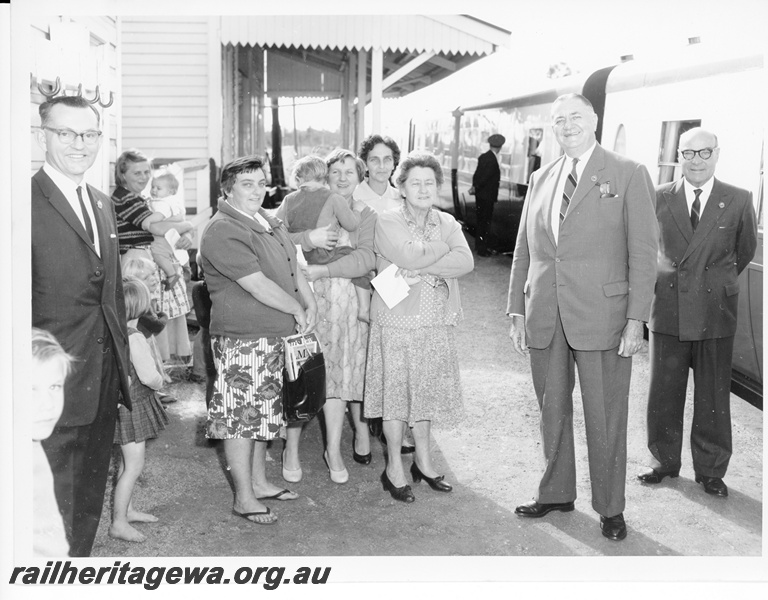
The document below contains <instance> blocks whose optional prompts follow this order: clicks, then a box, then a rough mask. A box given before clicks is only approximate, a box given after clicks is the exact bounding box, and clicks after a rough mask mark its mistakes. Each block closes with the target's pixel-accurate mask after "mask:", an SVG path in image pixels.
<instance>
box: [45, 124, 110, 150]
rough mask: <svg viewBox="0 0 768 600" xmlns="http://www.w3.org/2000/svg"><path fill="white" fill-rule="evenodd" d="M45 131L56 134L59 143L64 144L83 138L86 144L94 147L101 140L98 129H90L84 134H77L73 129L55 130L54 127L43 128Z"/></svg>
mask: <svg viewBox="0 0 768 600" xmlns="http://www.w3.org/2000/svg"><path fill="white" fill-rule="evenodd" d="M43 129H47V130H48V131H52V132H53V133H55V134H56V135H57V136H58V137H59V141H60V142H61V143H62V144H71V143H72V142H74V141H75V140H76V139H77V138H81V139H82V140H83V143H84V144H87V145H89V146H93V145H94V144H95V143H97V142H98V141H99V138H100V137H101V131H99V130H97V129H89V130H88V131H83V132H82V133H77V132H75V131H72V130H71V129H55V128H53V127H43Z"/></svg>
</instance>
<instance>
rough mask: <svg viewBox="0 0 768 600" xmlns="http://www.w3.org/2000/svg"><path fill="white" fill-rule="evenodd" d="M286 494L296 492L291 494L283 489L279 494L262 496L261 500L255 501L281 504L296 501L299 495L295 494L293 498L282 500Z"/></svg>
mask: <svg viewBox="0 0 768 600" xmlns="http://www.w3.org/2000/svg"><path fill="white" fill-rule="evenodd" d="M286 494H296V492H292V491H291V490H289V489H284V490H282V491H280V492H277V494H272V495H271V496H262V497H261V498H256V500H280V501H281V502H287V501H288V500H298V498H299V495H298V494H296V497H295V498H283V496H285V495H286Z"/></svg>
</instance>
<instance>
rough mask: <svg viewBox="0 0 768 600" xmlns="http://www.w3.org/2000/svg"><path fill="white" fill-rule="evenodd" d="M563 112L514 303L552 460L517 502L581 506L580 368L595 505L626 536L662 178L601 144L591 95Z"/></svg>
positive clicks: (530, 506) (541, 176)
mask: <svg viewBox="0 0 768 600" xmlns="http://www.w3.org/2000/svg"><path fill="white" fill-rule="evenodd" d="M551 117H552V126H553V130H554V133H555V137H556V138H557V141H558V143H559V144H560V146H561V147H562V149H563V150H564V151H565V156H562V157H560V158H558V159H557V160H555V161H553V162H551V163H549V164H548V165H545V166H544V167H542V168H541V169H540V170H538V171H536V172H535V173H534V174H533V176H532V177H531V182H530V186H529V189H528V195H527V197H526V200H525V206H524V208H523V214H522V218H521V222H520V231H519V232H518V236H517V244H516V246H515V257H514V260H513V262H512V276H511V279H510V283H509V297H508V304H507V314H509V315H510V316H511V317H512V327H511V329H510V333H509V336H510V338H511V339H512V343H513V346H514V349H515V350H516V351H517V352H518V353H520V354H525V353H530V359H531V372H532V377H533V385H534V388H535V390H536V397H537V400H538V403H539V409H540V411H541V433H542V439H543V449H544V458H545V461H546V467H545V471H544V475H543V477H542V479H541V481H540V484H539V489H538V494H537V495H536V498H535V500H534V501H532V502H527V503H525V504H522V505H520V506H518V507H517V508H516V509H515V512H516V514H518V515H519V516H521V517H542V516H544V515H546V514H548V513H549V512H551V511H555V510H556V511H562V512H568V511H572V510H573V509H574V500H575V499H576V469H575V455H574V440H573V400H572V394H573V388H574V386H575V368H578V370H579V381H580V385H581V395H582V401H583V405H584V420H585V424H586V434H587V446H588V450H589V472H590V478H591V482H592V507H593V508H594V509H595V511H597V512H598V513H599V514H600V529H601V531H602V534H603V535H604V536H605V537H607V538H609V539H612V540H621V539H624V538H625V537H626V535H627V528H626V524H625V522H624V516H623V511H624V506H625V499H624V479H625V474H626V457H627V441H626V435H627V404H628V398H629V380H630V374H631V369H632V360H631V358H630V357H631V356H632V355H633V354H635V353H636V352H637V351H638V350H640V349H641V347H642V345H643V322H645V321H647V319H648V314H649V312H650V307H651V298H652V296H653V283H654V280H655V268H656V250H657V240H658V224H657V222H656V218H655V214H654V196H653V183H652V182H651V178H650V176H649V175H648V171H647V170H646V168H645V167H644V166H642V165H639V164H637V163H635V162H632V161H630V160H627V159H625V158H623V157H621V156H619V155H617V154H613V153H611V152H608V151H606V150H604V149H603V148H602V147H601V146H600V145H599V144H597V143H596V138H595V130H596V128H597V115H596V114H595V112H594V109H593V108H592V105H591V104H590V102H589V101H588V100H587V99H586V98H584V97H583V96H581V95H578V94H566V95H564V96H561V97H559V98H558V99H557V100H555V103H554V104H553V105H552V110H551ZM574 159H578V160H576V161H575V162H574ZM529 349H530V350H529Z"/></svg>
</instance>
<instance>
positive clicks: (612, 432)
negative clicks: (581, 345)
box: [530, 312, 632, 517]
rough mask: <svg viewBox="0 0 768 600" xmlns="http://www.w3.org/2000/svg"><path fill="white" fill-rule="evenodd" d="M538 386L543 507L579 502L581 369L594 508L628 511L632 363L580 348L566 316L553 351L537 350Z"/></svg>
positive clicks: (613, 352)
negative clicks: (576, 431)
mask: <svg viewBox="0 0 768 600" xmlns="http://www.w3.org/2000/svg"><path fill="white" fill-rule="evenodd" d="M530 356H531V373H532V376H533V387H534V389H535V391H536V398H537V400H538V402H539V409H540V411H541V420H540V425H541V437H542V444H543V450H544V459H545V461H546V467H545V470H544V475H543V476H542V478H541V482H540V483H539V490H538V494H537V497H536V500H537V501H538V502H541V503H542V504H551V503H557V502H571V501H573V500H575V499H576V456H575V450H574V438H573V388H574V386H575V379H576V376H575V369H576V368H578V370H579V385H580V386H581V398H582V403H583V405H584V422H585V427H586V433H587V451H588V455H589V476H590V480H591V483H592V507H593V508H594V509H595V511H597V512H598V513H599V514H601V515H603V516H604V517H613V516H615V515H618V514H619V513H621V512H623V511H624V506H625V504H626V502H625V497H624V487H625V485H624V483H625V478H626V471H627V412H628V405H629V380H630V376H631V373H632V359H631V358H622V357H621V356H619V355H618V348H612V349H610V350H591V351H583V350H574V349H573V348H571V347H570V346H569V345H568V340H567V339H566V337H565V332H564V331H563V324H562V322H561V320H560V313H559V312H558V314H557V325H556V327H555V335H554V337H553V338H552V342H551V343H550V345H549V347H548V348H544V349H542V350H537V349H534V348H531V350H530Z"/></svg>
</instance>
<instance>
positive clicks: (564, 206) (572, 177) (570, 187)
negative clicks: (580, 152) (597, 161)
mask: <svg viewBox="0 0 768 600" xmlns="http://www.w3.org/2000/svg"><path fill="white" fill-rule="evenodd" d="M577 162H579V159H578V158H574V159H573V168H572V169H571V172H570V173H568V179H567V180H566V181H565V187H564V188H563V201H562V202H561V203H560V222H561V223H562V222H563V219H565V215H566V213H567V212H568V205H569V204H570V203H571V198H573V192H574V191H576V184H577V182H578V179H577V178H576V163H577Z"/></svg>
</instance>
